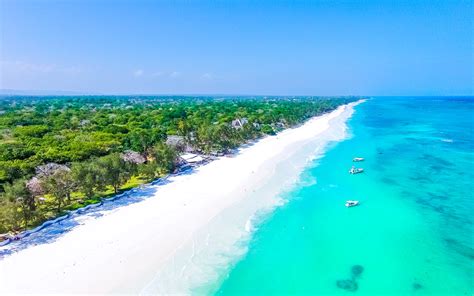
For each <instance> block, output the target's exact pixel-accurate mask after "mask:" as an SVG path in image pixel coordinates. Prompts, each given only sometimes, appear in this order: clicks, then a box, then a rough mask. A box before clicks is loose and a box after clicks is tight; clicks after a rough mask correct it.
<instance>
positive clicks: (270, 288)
mask: <svg viewBox="0 0 474 296" xmlns="http://www.w3.org/2000/svg"><path fill="white" fill-rule="evenodd" d="M356 110H357V111H356V113H355V114H354V116H353V117H352V118H351V120H350V121H349V127H350V130H351V133H352V137H351V138H350V139H348V140H345V141H342V142H340V143H338V144H336V145H333V147H332V148H331V149H329V150H328V152H327V153H326V154H325V156H324V157H323V158H321V159H318V160H315V161H314V162H313V163H312V165H311V166H310V167H309V168H307V169H306V170H305V171H304V172H303V174H302V176H301V180H300V182H299V183H297V184H296V185H295V186H294V187H293V188H292V189H291V190H290V191H289V192H287V193H286V194H285V196H284V198H285V199H287V200H288V202H287V203H286V204H285V205H284V206H282V207H279V208H277V209H276V210H275V211H274V212H273V213H272V214H270V215H267V217H265V219H263V221H262V222H261V223H260V224H259V225H258V228H257V230H255V232H254V233H253V236H252V239H251V240H250V242H249V244H248V246H247V249H248V251H247V253H246V255H245V256H244V257H243V258H242V259H241V260H239V261H238V262H237V263H236V264H235V266H233V268H232V269H231V270H230V272H226V275H224V276H222V277H221V281H220V282H219V283H217V284H216V286H217V287H218V288H217V289H215V290H214V291H213V292H215V293H217V294H219V295H229V294H290V293H292V294H318V295H337V294H348V293H349V294H351V293H357V294H358V295H387V294H392V295H472V293H473V291H474V284H473V283H474V271H473V269H474V268H473V266H474V265H473V263H474V241H473V231H474V230H473V222H474V221H473V218H472V215H471V213H472V212H473V210H474V201H473V190H472V183H473V181H474V170H472V169H471V166H472V165H473V164H474V152H473V151H474V134H473V131H474V130H473V129H474V119H473V114H474V99H473V98H470V99H466V98H464V99H462V98H375V99H371V100H369V101H367V102H366V103H364V104H361V105H359V106H357V107H356ZM355 156H361V157H365V158H366V160H365V161H364V162H362V163H358V164H357V165H358V166H362V167H364V168H365V170H366V171H365V172H364V173H363V174H359V175H349V174H348V173H347V171H348V169H349V168H350V167H351V166H352V165H353V163H352V161H351V159H352V158H353V157H355ZM347 199H358V200H360V201H361V205H360V206H358V207H354V208H345V207H344V201H345V200H347ZM196 291H199V290H196Z"/></svg>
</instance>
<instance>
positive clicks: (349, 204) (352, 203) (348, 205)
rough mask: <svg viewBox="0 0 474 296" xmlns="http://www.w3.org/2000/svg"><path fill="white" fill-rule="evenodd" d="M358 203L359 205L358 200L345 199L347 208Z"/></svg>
mask: <svg viewBox="0 0 474 296" xmlns="http://www.w3.org/2000/svg"><path fill="white" fill-rule="evenodd" d="M358 205H359V201H358V200H347V201H346V207H348V208H350V207H355V206H358Z"/></svg>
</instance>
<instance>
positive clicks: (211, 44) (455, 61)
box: [0, 0, 474, 95]
mask: <svg viewBox="0 0 474 296" xmlns="http://www.w3.org/2000/svg"><path fill="white" fill-rule="evenodd" d="M0 3H1V4H0V5H1V15H0V30H1V51H0V63H1V77H0V88H2V89H19V90H66V91H77V92H83V93H104V94H109V93H116V94H129V93H141V94H274V95H470V94H471V95H472V94H473V71H474V70H473V69H474V64H473V63H474V62H473V32H474V29H473V23H472V22H473V7H472V3H471V1H433V0H432V1H415V0H413V1H191V0H190V1H132V0H130V1H111V0H109V1H107V0H101V1H88V0H85V1H79V0H63V1H55V0H51V1H41V0H35V1H26V0H25V1H10V0H0Z"/></svg>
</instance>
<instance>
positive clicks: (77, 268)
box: [0, 103, 357, 294]
mask: <svg viewBox="0 0 474 296" xmlns="http://www.w3.org/2000/svg"><path fill="white" fill-rule="evenodd" d="M356 104H357V103H351V104H349V105H345V106H341V107H339V108H338V109H337V110H335V111H333V112H331V113H328V114H325V115H323V116H319V117H316V118H313V119H311V120H309V121H308V122H306V123H305V124H304V125H302V126H300V127H298V128H294V129H289V130H286V131H283V132H282V133H280V134H278V135H276V136H271V137H266V138H264V139H262V140H260V141H258V142H257V143H256V144H254V145H252V146H251V147H248V148H244V149H242V150H241V152H240V153H239V154H238V155H236V156H234V157H223V158H220V159H218V160H216V161H213V162H212V163H210V164H208V165H205V166H203V167H200V168H199V169H197V171H196V172H195V173H193V174H190V175H182V176H177V177H173V178H171V179H172V182H171V183H169V184H166V185H162V186H158V187H156V189H155V192H154V196H152V197H150V198H147V199H146V200H144V201H142V202H139V203H136V204H131V205H128V206H124V207H121V208H117V209H115V210H113V211H110V212H107V213H104V215H103V216H102V217H99V218H94V219H93V218H90V219H87V220H86V221H81V224H82V225H80V226H78V227H76V228H74V229H73V230H72V231H70V232H68V233H66V234H64V235H63V236H61V237H59V238H58V239H57V240H56V241H54V242H52V243H47V244H42V245H38V246H33V247H30V248H27V249H25V250H22V251H20V252H18V253H14V254H12V255H10V256H7V257H6V258H4V259H3V260H0V294H18V293H38V294H50V293H60V294H70V293H83V294H91V293H101V294H103V293H121V294H124V293H125V294H138V293H144V294H148V293H157V292H158V293H171V292H176V293H186V292H187V290H186V289H187V288H189V287H192V286H193V285H196V284H198V282H199V281H205V278H210V277H217V275H216V274H215V272H213V271H212V267H210V266H211V265H212V264H211V263H209V262H204V261H206V260H209V258H214V259H215V258H217V257H216V253H219V252H218V250H219V248H231V247H232V246H233V245H235V243H236V242H237V241H238V240H240V239H242V238H243V237H244V236H245V235H246V233H247V235H248V233H249V232H250V231H251V228H252V226H251V223H250V220H249V217H252V216H253V215H255V214H256V213H258V212H259V211H260V210H262V209H265V208H269V207H271V206H272V205H274V204H275V202H276V199H275V195H278V194H279V193H280V192H281V191H282V190H284V189H285V188H286V187H287V186H289V185H291V183H292V182H294V181H295V180H296V179H297V177H298V174H299V172H300V171H301V170H302V168H303V166H304V165H305V163H307V161H308V158H309V157H312V156H314V155H316V154H317V153H322V152H323V149H324V146H325V145H326V144H327V143H328V142H330V141H337V140H340V139H342V138H343V137H344V136H345V131H346V127H345V121H346V120H347V119H348V118H349V117H350V116H351V114H352V112H353V106H354V105H356ZM316 139H317V140H316ZM237 209H238V210H237ZM240 251H241V250H240ZM236 252H237V253H238V252H239V251H238V250H237V251H236ZM228 253H229V254H231V253H233V252H230V251H229V252H228ZM186 254H190V255H189V256H188V255H186ZM205 258H207V259H205ZM219 260H221V261H222V260H224V261H225V260H227V259H225V258H224V259H222V258H221V259H219ZM215 261H216V260H214V262H213V263H215V264H222V263H226V262H215ZM197 274H198V275H199V276H198V277H196V275H197ZM191 276H194V278H193V279H190V278H189V277H191ZM176 278H178V279H179V280H178V281H176ZM214 279H215V278H214ZM214 279H213V280H214ZM183 281H188V282H189V283H190V284H184V283H183Z"/></svg>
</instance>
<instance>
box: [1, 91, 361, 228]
mask: <svg viewBox="0 0 474 296" xmlns="http://www.w3.org/2000/svg"><path fill="white" fill-rule="evenodd" d="M351 100H353V98H333V99H327V98H326V99H323V98H311V97H305V98H301V97H298V98H273V97H272V98H235V99H231V98H226V99H218V98H204V97H199V98H181V97H4V98H0V233H2V232H7V231H18V230H21V229H25V228H27V227H31V226H33V225H37V224H38V223H40V222H42V221H44V220H45V219H48V218H51V217H54V216H57V215H59V214H61V212H63V211H64V210H67V209H73V208H77V207H81V206H84V205H86V204H89V203H93V202H98V201H100V198H102V197H104V196H106V195H108V194H113V193H116V192H118V191H119V190H121V189H125V188H130V187H132V186H136V185H137V184H140V183H143V182H146V181H149V180H152V179H154V178H157V177H159V176H161V175H163V174H167V173H170V172H172V171H173V170H175V169H176V166H177V165H178V164H179V162H178V155H179V152H180V151H182V150H192V151H195V152H198V153H203V154H218V153H227V152H229V151H231V150H232V149H234V148H236V147H237V146H238V145H240V144H242V143H244V142H247V141H249V140H253V139H257V138H259V137H261V136H263V135H265V134H274V133H275V132H277V131H279V130H281V129H283V128H286V127H290V126H293V125H296V124H299V123H302V122H303V121H304V120H306V119H308V118H310V117H312V116H315V115H318V114H321V113H324V112H327V111H330V110H332V109H334V108H336V107H337V106H338V105H340V104H342V103H346V102H348V101H351ZM237 119H239V120H238V122H237ZM170 136H172V137H170ZM171 138H174V139H175V140H176V139H177V140H178V141H177V142H178V143H172V142H170V141H169V140H170V139H171Z"/></svg>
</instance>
